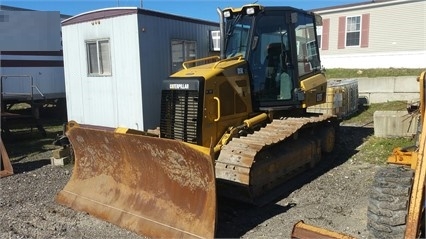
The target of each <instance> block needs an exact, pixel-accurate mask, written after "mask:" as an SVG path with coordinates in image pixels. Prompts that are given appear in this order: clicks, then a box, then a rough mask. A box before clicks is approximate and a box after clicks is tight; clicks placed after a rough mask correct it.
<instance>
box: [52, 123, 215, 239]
mask: <svg viewBox="0 0 426 239" xmlns="http://www.w3.org/2000/svg"><path fill="white" fill-rule="evenodd" d="M67 136H68V138H69V140H70V142H71V145H72V147H73V150H74V154H75V165H74V169H73V174H72V176H71V179H70V181H69V182H68V183H67V185H66V186H65V187H64V189H63V190H62V191H60V192H59V193H58V195H57V196H56V201H57V202H58V203H60V204H63V205H66V206H68V207H71V208H73V209H76V210H79V211H85V212H88V213H89V214H91V215H93V216H95V217H98V218H100V219H102V220H105V221H108V222H111V223H113V224H116V225H118V226H120V227H123V228H126V229H129V230H131V231H134V232H136V233H138V234H140V235H144V236H148V237H154V238H182V237H184V238H213V237H214V231H215V223H216V189H215V177H214V169H213V167H214V166H213V162H212V159H211V158H210V157H209V156H208V155H205V154H203V153H200V152H199V151H197V150H195V149H192V148H191V147H189V146H188V145H186V144H185V143H182V142H178V141H173V140H168V139H160V138H156V137H150V136H142V135H135V134H122V133H115V132H114V131H113V130H111V129H109V130H108V129H101V128H99V127H93V128H91V127H90V126H87V125H86V126H84V127H80V126H78V125H77V126H73V127H71V128H70V129H69V130H68V131H67Z"/></svg>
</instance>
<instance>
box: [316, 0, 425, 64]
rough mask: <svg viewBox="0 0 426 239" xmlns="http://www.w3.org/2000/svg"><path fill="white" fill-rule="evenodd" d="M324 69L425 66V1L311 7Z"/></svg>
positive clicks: (383, 0)
mask: <svg viewBox="0 0 426 239" xmlns="http://www.w3.org/2000/svg"><path fill="white" fill-rule="evenodd" d="M312 11H314V12H316V13H318V14H320V15H321V16H322V18H323V26H321V27H319V29H318V36H319V38H320V39H321V44H320V46H321V50H320V53H321V61H322V64H323V65H324V67H325V68H355V69H356V68H390V67H394V68H426V61H425V59H426V15H425V12H426V1H425V0H376V1H369V2H363V3H356V4H349V5H342V6H334V7H329V8H322V9H314V10H312Z"/></svg>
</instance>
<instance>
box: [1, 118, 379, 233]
mask: <svg viewBox="0 0 426 239" xmlns="http://www.w3.org/2000/svg"><path fill="white" fill-rule="evenodd" d="M372 134H373V129H372V128H371V127H353V126H342V127H341V130H340V132H339V142H338V144H337V147H336V150H335V152H334V153H333V154H331V155H327V156H326V157H324V158H323V160H322V164H321V165H320V166H318V167H316V168H314V169H312V170H310V171H309V172H307V173H305V174H303V175H301V176H299V177H297V178H295V179H294V180H292V181H291V182H289V183H288V185H287V186H286V189H285V190H283V192H282V195H281V196H280V197H279V198H277V199H276V200H275V201H274V202H272V203H269V204H267V205H265V206H262V207H256V206H252V205H246V204H241V203H238V202H235V201H231V200H227V199H223V198H219V199H218V205H219V210H218V216H217V227H216V237H218V238H290V235H291V231H292V228H293V225H294V224H295V223H296V222H298V221H300V220H303V221H304V222H305V223H308V224H311V225H315V226H319V227H323V228H326V229H329V230H333V231H337V232H340V233H346V234H348V235H351V236H354V237H356V238H366V237H367V229H366V228H367V227H366V224H367V217H366V214H367V204H368V194H369V189H370V185H371V183H372V179H373V176H374V173H375V172H376V171H377V169H378V167H379V166H376V165H372V164H369V163H366V162H364V161H362V160H359V159H357V157H355V156H356V155H357V154H358V153H359V148H360V146H361V145H362V143H363V142H364V140H365V138H366V137H367V136H369V135H372ZM5 142H6V141H5ZM49 142H50V141H49V140H47V141H46V142H45V144H44V145H37V146H34V148H33V149H31V150H30V152H28V150H25V152H26V153H25V154H21V153H20V151H19V149H18V150H17V149H14V150H13V152H10V153H9V154H10V155H12V156H13V157H12V158H11V161H12V165H13V168H14V171H15V174H14V175H12V176H9V177H5V178H1V179H0V189H1V190H0V218H1V219H0V221H1V223H0V238H70V239H71V238H72V239H75V238H129V239H130V238H143V237H142V236H139V235H136V234H135V233H132V232H130V231H127V230H125V229H122V228H119V227H117V226H115V225H112V224H110V223H107V222H104V221H101V220H98V219H96V218H94V217H91V216H90V215H88V214H87V213H82V212H77V211H74V210H72V209H69V208H66V207H63V206H61V205H58V204H57V203H55V201H54V198H55V195H56V194H57V193H58V192H59V191H60V190H61V189H62V188H63V187H64V186H65V184H66V183H67V181H68V179H69V178H70V176H71V174H72V165H66V166H53V165H51V164H50V157H51V155H52V151H51V150H52V149H53V145H50V144H49ZM14 143H16V142H6V148H8V147H9V146H12V144H14ZM12 148H16V147H12Z"/></svg>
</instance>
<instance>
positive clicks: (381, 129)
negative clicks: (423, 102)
mask: <svg viewBox="0 0 426 239" xmlns="http://www.w3.org/2000/svg"><path fill="white" fill-rule="evenodd" d="M373 119H374V136H376V137H385V138H391V137H412V136H414V135H416V133H417V127H418V122H419V116H418V115H414V114H409V113H408V112H407V111H376V112H374V115H373Z"/></svg>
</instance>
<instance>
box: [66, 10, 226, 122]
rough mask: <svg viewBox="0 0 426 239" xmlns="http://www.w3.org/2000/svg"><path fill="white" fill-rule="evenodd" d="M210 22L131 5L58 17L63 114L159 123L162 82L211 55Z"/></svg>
mask: <svg viewBox="0 0 426 239" xmlns="http://www.w3.org/2000/svg"><path fill="white" fill-rule="evenodd" d="M218 30H219V24H218V23H215V22H209V21H203V20H198V19H192V18H187V17H182V16H176V15H170V14H165V13H161V12H155V11H151V10H146V9H140V8H136V7H116V8H107V9H99V10H96V11H91V12H86V13H82V14H79V15H77V16H74V17H71V18H69V19H66V20H64V21H62V34H63V35H62V37H63V48H64V68H65V85H66V87H65V88H66V97H67V115H68V119H69V120H75V121H77V122H79V123H84V124H94V125H100V126H108V127H118V126H122V127H127V128H131V129H139V130H147V129H153V128H156V127H158V126H159V121H160V99H161V95H160V94H161V85H162V81H163V80H164V79H166V78H167V77H168V76H169V75H171V74H172V73H174V72H176V71H178V70H179V69H181V67H182V63H183V62H184V61H186V60H191V59H195V58H200V57H207V56H210V55H213V54H217V53H215V52H214V51H213V49H214V48H213V43H212V40H211V39H212V32H215V31H216V32H217V31H218Z"/></svg>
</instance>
